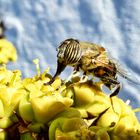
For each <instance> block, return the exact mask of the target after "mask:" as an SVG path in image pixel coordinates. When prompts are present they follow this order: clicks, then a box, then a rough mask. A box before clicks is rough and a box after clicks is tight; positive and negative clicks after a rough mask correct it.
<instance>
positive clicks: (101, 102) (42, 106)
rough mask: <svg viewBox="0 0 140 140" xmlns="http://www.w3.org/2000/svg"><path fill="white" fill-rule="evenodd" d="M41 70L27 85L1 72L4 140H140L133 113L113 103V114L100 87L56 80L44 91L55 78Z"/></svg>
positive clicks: (118, 102) (0, 125)
mask: <svg viewBox="0 0 140 140" xmlns="http://www.w3.org/2000/svg"><path fill="white" fill-rule="evenodd" d="M35 63H38V62H37V61H35ZM36 65H37V71H38V73H37V75H36V76H34V77H32V78H24V79H21V72H20V71H19V70H14V71H10V70H7V69H6V67H1V68H0V140H9V139H11V140H12V139H19V140H38V139H41V138H42V139H46V140H128V139H130V140H139V139H140V124H139V122H138V119H137V118H136V115H135V113H134V111H133V110H132V108H131V107H130V106H129V105H127V104H126V103H124V102H123V101H122V100H121V99H119V98H117V97H113V108H114V110H113V109H112V105H111V102H110V98H109V96H107V95H106V94H104V93H103V92H102V88H101V84H100V83H99V82H98V83H94V82H92V81H87V82H86V83H79V81H78V80H77V81H76V80H75V81H74V80H73V81H71V82H70V81H69V82H67V83H65V84H64V82H63V81H62V80H61V79H60V78H56V80H55V81H54V82H53V83H52V84H51V85H44V83H46V82H49V80H50V79H51V75H49V74H48V69H46V71H44V72H43V73H40V71H39V65H38V64H36ZM78 79H79V78H78Z"/></svg>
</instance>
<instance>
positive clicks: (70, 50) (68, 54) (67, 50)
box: [57, 39, 82, 65]
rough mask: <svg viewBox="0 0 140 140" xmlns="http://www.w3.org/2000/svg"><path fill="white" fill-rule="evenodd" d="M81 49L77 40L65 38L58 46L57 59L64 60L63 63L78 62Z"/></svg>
mask: <svg viewBox="0 0 140 140" xmlns="http://www.w3.org/2000/svg"><path fill="white" fill-rule="evenodd" d="M81 55H82V50H81V48H80V44H79V42H78V41H77V40H74V39H69V40H65V41H64V42H62V43H61V45H60V46H59V47H58V54H57V57H58V60H59V61H60V62H62V61H63V62H64V63H65V64H67V65H68V64H74V63H76V62H78V61H79V60H80V58H81Z"/></svg>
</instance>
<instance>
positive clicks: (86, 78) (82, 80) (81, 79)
mask: <svg viewBox="0 0 140 140" xmlns="http://www.w3.org/2000/svg"><path fill="white" fill-rule="evenodd" d="M87 80H88V76H87V73H86V72H84V73H83V75H82V77H81V78H80V83H84V82H87Z"/></svg>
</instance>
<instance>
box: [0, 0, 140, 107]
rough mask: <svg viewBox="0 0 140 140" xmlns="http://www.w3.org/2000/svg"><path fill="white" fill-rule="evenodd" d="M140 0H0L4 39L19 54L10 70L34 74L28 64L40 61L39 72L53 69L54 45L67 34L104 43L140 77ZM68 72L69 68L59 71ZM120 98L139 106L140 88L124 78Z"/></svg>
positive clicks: (82, 39) (63, 76) (67, 35)
mask: <svg viewBox="0 0 140 140" xmlns="http://www.w3.org/2000/svg"><path fill="white" fill-rule="evenodd" d="M139 5H140V1H139V0H133V1H132V0H70V1H69V0H38V1H37V0H36V1H35V0H22V1H19V0H0V15H1V17H3V19H4V20H5V22H6V25H7V28H8V29H7V32H6V36H7V38H8V39H9V40H10V41H11V42H13V44H14V45H15V47H16V49H17V52H18V56H19V57H18V61H17V62H16V63H10V64H8V68H9V69H20V70H21V71H22V73H23V77H32V76H34V75H35V74H36V70H35V66H34V64H33V63H32V60H33V59H34V58H39V59H40V67H41V70H42V71H44V70H45V69H46V67H48V66H49V67H51V70H50V72H51V74H54V73H55V69H56V47H57V46H58V45H59V43H60V42H61V41H63V40H64V39H66V38H70V37H73V38H77V39H79V40H81V41H89V42H94V43H98V44H101V45H103V46H104V47H105V48H107V50H109V52H110V53H111V55H112V56H113V57H114V58H116V59H117V60H119V61H120V62H121V63H122V64H123V65H125V66H126V67H127V69H129V70H130V71H131V73H132V74H133V75H135V76H136V77H137V79H140V60H139V59H140V47H139V45H140V38H139V37H140V8H139ZM70 72H71V68H67V69H66V71H64V72H63V73H62V75H61V77H62V78H65V77H66V76H68V75H69V73H70ZM120 81H122V82H123V89H122V90H121V92H120V94H119V96H120V97H121V98H122V99H124V100H125V101H126V100H127V99H129V100H130V101H131V103H130V104H131V105H132V106H133V107H140V93H139V91H140V86H138V85H133V84H132V83H129V82H127V81H126V80H123V79H120Z"/></svg>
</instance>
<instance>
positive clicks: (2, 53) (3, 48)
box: [0, 38, 17, 64]
mask: <svg viewBox="0 0 140 140" xmlns="http://www.w3.org/2000/svg"><path fill="white" fill-rule="evenodd" d="M16 60H17V52H16V49H15V47H14V46H13V44H12V43H11V42H9V41H8V40H6V39H4V38H3V39H0V64H7V63H8V62H9V61H16Z"/></svg>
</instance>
